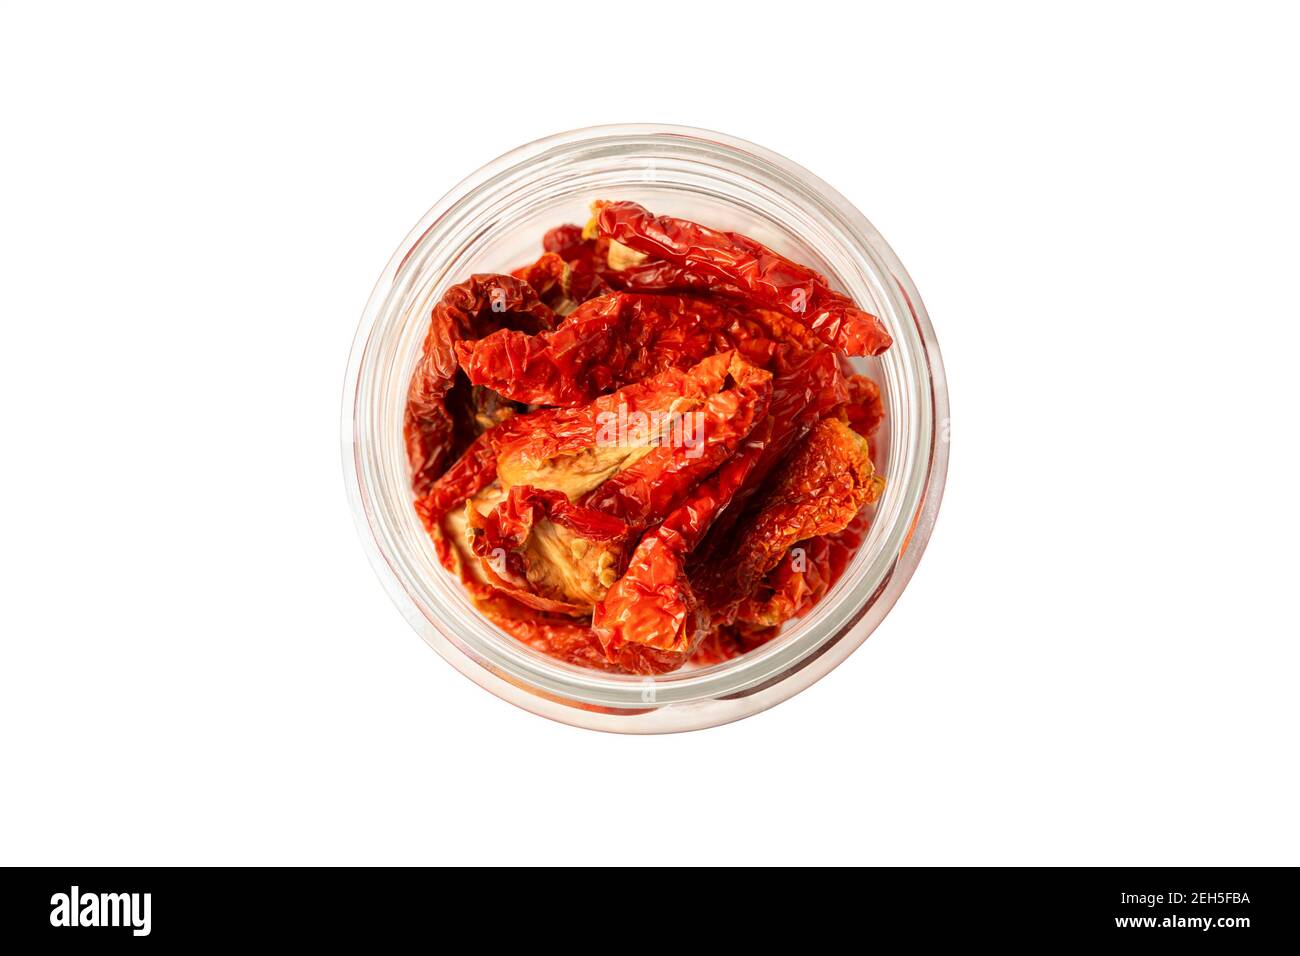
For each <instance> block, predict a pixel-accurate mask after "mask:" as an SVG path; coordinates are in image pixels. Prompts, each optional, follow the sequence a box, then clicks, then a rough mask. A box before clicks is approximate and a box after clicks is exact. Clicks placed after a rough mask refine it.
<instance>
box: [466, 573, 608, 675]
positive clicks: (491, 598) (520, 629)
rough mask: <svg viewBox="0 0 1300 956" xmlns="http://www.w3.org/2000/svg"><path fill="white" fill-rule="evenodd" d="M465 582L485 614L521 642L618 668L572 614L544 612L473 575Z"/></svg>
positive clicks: (571, 659)
mask: <svg viewBox="0 0 1300 956" xmlns="http://www.w3.org/2000/svg"><path fill="white" fill-rule="evenodd" d="M464 585H465V589H466V590H467V591H469V593H470V596H471V597H472V598H473V599H474V606H475V607H477V608H478V609H479V611H481V612H482V613H483V616H484V617H486V618H487V619H488V620H489V621H491V622H492V623H493V624H495V625H496V626H497V627H499V628H501V630H503V631H505V632H506V633H507V634H509V635H510V636H511V637H513V638H514V639H515V640H517V641H519V642H520V643H522V644H526V645H528V646H529V647H531V648H533V650H536V651H540V652H541V653H543V654H546V655H547V656H548V657H554V658H556V659H557V660H561V661H564V662H565V663H566V664H577V665H578V666H580V667H590V668H593V669H596V670H605V671H618V670H619V668H618V666H617V665H615V664H611V663H610V662H609V661H608V660H606V659H605V652H604V651H603V650H602V649H601V646H600V641H598V640H597V639H596V635H595V632H593V631H592V629H591V628H590V627H588V626H587V625H586V624H583V623H580V622H577V621H575V620H574V619H573V618H571V617H564V616H560V615H554V614H545V613H541V612H539V611H537V610H536V609H535V608H531V607H528V606H526V605H524V604H520V603H519V602H518V601H516V600H514V598H512V597H510V596H509V595H508V594H505V593H504V592H502V591H498V590H497V589H495V588H493V587H490V586H488V585H485V584H482V583H480V582H478V581H474V580H472V579H471V580H466V581H465V582H464Z"/></svg>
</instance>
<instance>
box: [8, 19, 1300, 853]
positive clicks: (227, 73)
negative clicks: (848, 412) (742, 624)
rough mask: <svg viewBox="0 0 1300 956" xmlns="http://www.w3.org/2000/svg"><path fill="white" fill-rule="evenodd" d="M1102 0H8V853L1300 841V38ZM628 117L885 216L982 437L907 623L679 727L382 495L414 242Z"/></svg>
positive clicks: (906, 612) (1141, 846)
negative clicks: (364, 388)
mask: <svg viewBox="0 0 1300 956" xmlns="http://www.w3.org/2000/svg"><path fill="white" fill-rule="evenodd" d="M1053 6H1054V9H1052V10H1049V9H1047V7H1046V5H1039V4H1023V5H1005V4H997V5H993V6H989V7H985V6H984V5H975V4H952V5H924V6H916V5H912V4H898V3H890V4H888V5H883V6H878V5H857V4H850V3H844V2H837V3H831V4H819V3H813V2H810V0H800V2H798V3H796V4H761V3H755V2H746V3H736V4H706V3H700V2H694V3H687V4H674V3H667V2H662V0H660V2H655V3H653V4H610V3H601V4H590V5H584V4H582V3H576V4H575V3H566V4H560V5H554V4H552V5H538V4H523V5H517V6H513V7H510V6H508V5H505V4H498V5H492V6H489V5H488V4H486V3H480V4H475V3H461V4H431V3H425V4H412V5H409V6H405V5H390V4H364V5H361V4H358V5H357V6H356V7H355V8H353V9H348V8H343V7H338V6H334V5H320V4H311V5H306V4H304V5H302V6H290V5H279V4H271V5H263V4H249V5H245V4H239V3H229V2H226V3H222V4H212V5H210V6H209V7H208V8H207V9H206V10H201V9H199V8H186V9H182V8H181V7H180V6H175V5H164V4H159V5H156V6H144V5H139V4H126V5H116V4H115V5H111V6H109V5H99V6H98V7H92V6H86V7H76V6H59V5H37V4H34V3H33V4H27V3H5V4H4V6H3V11H4V12H3V22H2V23H0V91H2V92H0V97H2V98H3V119H2V123H3V126H2V136H3V140H2V144H3V146H2V150H0V164H3V176H2V177H0V180H2V181H0V190H2V198H3V206H2V208H0V243H2V245H0V275H2V276H3V285H2V287H0V306H2V308H0V319H2V320H3V323H4V326H3V329H4V332H3V335H4V340H3V341H4V349H3V362H2V367H0V399H2V400H3V406H2V407H3V414H4V426H5V430H6V433H7V435H6V437H7V442H6V452H5V454H4V457H3V462H4V464H3V476H2V477H0V482H2V483H3V484H2V488H0V490H2V491H3V496H2V498H0V501H2V504H0V508H2V509H3V516H4V519H3V529H2V530H0V539H2V540H3V542H4V547H3V552H2V553H3V558H2V560H3V562H4V566H3V579H2V581H3V583H2V584H0V587H2V588H3V610H2V615H3V617H2V620H0V632H2V634H3V658H2V659H0V774H2V780H0V808H2V809H3V814H2V816H0V862H3V863H44V864H139V863H159V864H167V863H270V862H278V863H361V862H375V863H397V862H405V863H416V862H425V863H435V862H463V863H469V862H483V863H498V862H537V863H541V862H553V863H568V862H633V863H635V862H654V863H658V862H672V861H682V862H700V863H705V862H708V863H778V862H820V863H829V862H843V863H847V862H857V863H915V864H935V863H1060V864H1066V863H1073V864H1103V863H1105V864H1136V863H1144V864H1192V863H1199V864H1227V863H1234V864H1260V863H1290V864H1295V863H1298V862H1300V852H1298V851H1300V831H1298V829H1297V820H1296V812H1295V808H1296V805H1297V799H1298V797H1300V794H1298V793H1297V790H1298V788H1297V769H1296V731H1297V716H1298V714H1297V711H1298V708H1297V695H1296V680H1297V665H1298V664H1300V651H1298V650H1297V646H1298V645H1297V637H1298V636H1300V635H1298V634H1297V631H1298V630H1300V628H1297V624H1296V619H1295V615H1294V608H1295V600H1294V595H1295V593H1296V587H1297V584H1296V572H1297V560H1296V536H1297V532H1298V531H1300V528H1298V522H1297V510H1298V509H1297V505H1296V496H1297V494H1298V493H1300V492H1298V491H1297V489H1296V487H1295V485H1296V476H1295V470H1294V466H1295V462H1296V453H1295V440H1296V427H1295V418H1294V408H1295V392H1294V389H1293V387H1292V384H1291V383H1292V382H1293V380H1294V374H1295V372H1294V369H1295V362H1296V351H1297V346H1300V334H1298V333H1297V323H1298V321H1300V309H1298V308H1297V299H1298V298H1300V288H1297V282H1296V277H1297V261H1300V241H1298V239H1297V235H1298V234H1300V218H1298V216H1297V213H1300V202H1298V201H1297V198H1298V197H1297V185H1296V181H1297V177H1296V170H1297V168H1300V150H1297V144H1296V130H1297V124H1296V93H1297V85H1298V81H1300V70H1298V69H1297V65H1296V55H1295V37H1296V24H1295V22H1294V21H1292V20H1291V18H1290V16H1289V15H1288V14H1286V13H1285V12H1284V9H1283V8H1282V7H1281V6H1278V7H1266V6H1257V5H1253V4H1240V3H1231V4H1229V3H1224V4H1219V5H1215V6H1209V5H1199V4H1171V5H1168V6H1163V5H1160V6H1157V5H1148V4H1131V3H1126V4H1119V5H1113V6H1112V5H1108V4H1099V3H1089V4H1077V5H1075V6H1074V10H1073V12H1067V11H1064V10H1063V9H1061V8H1059V7H1055V5H1053ZM977 7H979V9H977ZM619 121H627V122H631V121H656V122H673V123H680V124H686V125H694V126H703V127H709V128H716V129H721V130H725V131H727V132H729V133H732V134H734V135H738V136H741V137H745V138H748V139H751V140H754V141H756V142H759V143H762V144H764V145H765V146H768V147H769V148H771V149H774V150H776V151H778V152H780V153H784V154H785V155H787V156H789V157H790V158H792V159H794V160H795V161H796V162H799V163H802V164H803V165H805V166H807V167H808V168H810V169H812V170H813V171H815V172H816V173H818V174H819V175H821V176H822V177H823V178H825V179H826V180H828V181H829V182H830V183H832V184H833V185H835V186H836V187H837V188H838V189H839V190H841V191H842V192H843V193H844V194H845V195H846V196H847V197H848V198H849V199H850V200H851V201H852V202H854V203H855V204H856V205H858V207H859V208H860V209H862V210H863V212H864V213H865V214H866V215H867V216H868V218H870V219H871V220H872V221H873V222H874V224H875V225H876V226H877V227H878V228H879V229H880V230H881V231H882V232H883V234H884V235H885V236H886V237H887V239H888V240H889V241H890V242H891V244H892V245H893V246H894V248H895V250H896V251H897V252H898V254H899V256H900V257H901V258H902V260H903V262H904V263H906V265H907V267H908V269H909V270H910V272H911V274H912V277H913V278H914V279H915V281H916V283H917V285H918V286H919V288H920V290H921V292H922V295H923V296H924V298H925V301H926V304H927V306H928V308H929V310H930V314H931V316H932V318H933V321H934V325H935V327H936V330H937V332H938V335H939V340H940V343H941V345H942V347H943V353H944V358H945V361H946V364H947V369H948V375H949V382H950V389H951V399H952V409H953V426H952V436H953V444H952V463H951V469H950V472H949V476H948V490H947V495H946V498H945V501H944V505H943V510H942V513H941V514H940V518H939V523H938V527H937V529H936V530H935V533H934V536H933V538H932V540H931V542H930V547H929V551H928V552H927V553H926V555H925V559H924V560H923V561H922V563H921V566H920V569H919V570H918V572H917V574H916V577H915V578H914V579H913V581H912V583H911V585H910V587H909V588H908V590H907V592H906V593H905V594H904V595H903V597H902V599H901V600H900V602H899V603H898V605H897V607H896V608H895V609H894V611H893V612H892V613H891V615H890V616H889V617H888V619H887V620H886V621H885V622H884V624H883V625H882V626H881V627H880V628H879V629H878V630H877V632H876V633H875V634H874V636H873V637H872V638H871V640H870V641H868V642H867V643H866V644H865V645H864V646H863V647H862V648H861V649H860V650H859V651H858V652H857V653H855V654H854V655H853V657H852V658H851V659H850V660H848V661H847V662H846V663H845V664H844V665H843V666H841V667H840V668H839V669H837V670H836V671H835V672H834V673H832V674H831V675H830V676H829V677H827V678H826V679H825V680H823V681H822V682H821V683H819V684H817V685H815V686H814V687H812V688H811V689H809V690H808V691H806V692H805V693H803V694H801V695H800V696H798V697H796V698H794V699H792V700H790V701H788V702H786V703H784V704H782V705H780V706H779V707H777V708H776V709H774V710H771V711H769V712H767V713H764V714H761V715H759V716H757V717H754V718H751V719H749V720H746V721H742V722H740V723H738V724H734V725H731V726H727V727H723V728H720V729H715V730H710V731H705V732H701V733H694V734H687V735H679V736H674V737H661V738H622V737H617V736H611V735H602V734H597V733H592V732H587V731H581V730H576V729H572V728H569V727H565V726H561V725H558V724H553V723H550V722H548V721H546V720H543V719H541V718H539V717H535V716H532V715H530V714H527V713H524V712H523V711H519V710H516V709H514V708H512V707H511V706H509V705H507V704H505V703H502V702H501V701H499V700H497V699H496V698H494V697H492V696H491V695H490V694H488V693H486V692H484V691H482V690H480V689H479V688H478V687H476V686H475V685H473V684H472V683H470V682H469V681H468V680H466V679H465V678H464V677H462V676H461V675H460V674H458V673H457V672H456V671H455V670H453V669H452V667H450V666H449V665H448V664H446V663H445V662H443V661H442V660H441V659H440V658H439V657H438V656H437V655H435V654H434V653H433V652H431V651H430V650H429V648H428V647H427V646H426V645H425V644H424V643H423V642H422V641H420V640H419V639H418V637H417V636H416V635H415V634H414V633H413V632H412V631H411V630H410V629H409V627H408V626H407V624H406V623H405V622H404V620H403V619H402V618H401V617H400V616H399V614H398V612H397V610H396V609H395V608H394V607H393V606H392V604H391V603H390V601H389V599H388V597H387V596H386V594H385V593H384V591H383V590H382V588H381V586H380V584H379V583H378V581H377V580H376V578H375V576H374V574H373V573H372V571H371V570H370V568H369V566H368V564H367V562H366V560H365V557H364V555H363V552H362V549H361V546H360V544H359V541H358V538H357V534H356V532H355V530H354V528H353V525H352V519H351V516H350V514H349V512H348V509H347V506H346V502H345V499H344V493H343V482H342V478H341V468H340V454H339V443H338V427H339V422H338V418H339V407H340V394H341V388H342V381H343V373H344V368H345V363H346V358H347V354H348V350H349V347H350V345H351V342H352V336H353V332H354V329H355V325H356V322H357V320H358V318H359V315H360V313H361V309H362V306H363V305H364V304H365V301H366V299H367V297H368V295H369V293H370V290H371V287H372V284H373V282H374V280H375V278H376V276H378V274H379V272H380V270H381V269H382V268H383V266H384V264H385V263H386V262H387V260H388V257H389V256H390V255H391V254H392V252H393V250H394V249H395V248H396V247H397V245H398V243H399V242H400V240H401V239H402V237H403V236H404V235H405V234H406V232H407V230H408V229H409V228H410V227H411V226H412V225H413V224H414V223H415V222H416V220H417V219H419V217H420V216H421V215H422V214H423V213H424V211H425V210H426V209H427V208H428V207H429V206H430V205H432V204H433V202H434V201H435V200H436V199H437V198H438V197H439V196H440V195H441V194H442V193H443V192H444V191H446V190H447V189H449V188H450V187H451V186H452V185H453V184H455V183H456V182H457V181H458V180H460V179H461V178H462V177H463V176H464V175H466V174H468V173H469V172H471V171H472V170H473V169H475V168H476V167H478V166H479V165H481V164H483V163H484V162H487V161H488V160H490V159H492V158H494V157H495V156H497V155H498V154H500V153H502V152H504V151H506V150H508V149H510V148H512V147H514V146H516V145H518V144H520V143H523V142H525V141H528V140H531V139H534V138H536V137H538V136H542V135H545V134H548V133H551V132H556V131H559V130H563V129H568V128H573V127H579V126H586V125H591V124H595V123H605V122H619Z"/></svg>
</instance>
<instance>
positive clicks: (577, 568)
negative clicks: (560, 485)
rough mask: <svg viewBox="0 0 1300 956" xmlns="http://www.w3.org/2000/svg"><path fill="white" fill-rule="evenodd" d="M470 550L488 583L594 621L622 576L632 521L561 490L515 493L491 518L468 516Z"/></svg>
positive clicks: (524, 488) (541, 605) (475, 513)
mask: <svg viewBox="0 0 1300 956" xmlns="http://www.w3.org/2000/svg"><path fill="white" fill-rule="evenodd" d="M467 518H468V522H469V526H468V531H469V539H470V543H471V549H472V551H473V552H474V554H475V555H476V556H477V557H478V558H479V559H480V561H481V570H482V572H483V576H484V578H485V580H487V582H488V583H490V584H492V585H493V586H494V587H497V588H498V589H500V590H503V591H506V592H507V593H509V594H510V596H511V597H513V598H514V599H515V600H516V601H518V602H520V603H521V604H526V605H528V606H530V607H535V608H537V609H538V610H542V611H550V612H553V613H559V614H589V613H590V612H591V607H592V605H593V604H595V603H596V602H597V601H599V600H600V599H601V597H603V596H604V594H605V592H606V591H607V590H608V589H609V586H610V585H611V584H613V583H614V579H615V578H616V577H618V573H619V571H620V570H621V565H622V558H623V550H624V542H625V540H626V538H627V535H628V533H629V528H628V525H627V523H626V522H624V521H621V520H619V519H618V518H615V517H613V516H611V515H607V514H605V513H604V512H600V511H596V510H595V509H593V508H587V507H585V506H582V505H575V504H573V503H572V502H570V501H569V499H568V497H567V496H566V495H565V494H564V493H563V492H560V491H544V490H542V489H539V488H532V487H529V486H527V485H520V486H516V487H514V488H511V489H510V490H509V492H508V494H507V495H506V497H505V499H504V500H503V501H501V502H500V503H499V504H497V506H496V507H495V508H493V509H492V510H491V511H490V512H488V513H487V514H482V513H480V512H479V511H477V510H476V509H474V508H473V507H470V508H469V509H467Z"/></svg>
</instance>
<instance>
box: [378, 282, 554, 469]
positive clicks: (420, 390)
mask: <svg viewBox="0 0 1300 956" xmlns="http://www.w3.org/2000/svg"><path fill="white" fill-rule="evenodd" d="M554 324H555V314H554V313H553V312H552V311H551V309H550V308H549V307H548V306H547V305H546V304H545V303H543V302H542V301H541V299H539V298H538V296H537V292H536V291H535V290H534V289H533V287H532V286H530V285H529V284H528V283H527V282H524V281H523V280H522V279H516V278H514V277H513V276H501V275H476V276H471V277H470V278H469V280H468V281H466V282H462V283H459V284H458V285H454V286H452V287H451V288H450V289H448V290H447V291H446V292H445V293H444V294H443V297H442V298H441V299H439V300H438V304H437V305H435V306H434V307H433V315H432V317H431V319H430V321H429V331H428V333H427V334H426V335H425V339H424V349H423V352H422V353H421V356H420V359H419V361H418V362H417V363H416V367H415V372H414V374H413V375H412V376H411V384H410V387H409V388H408V390H407V400H406V416H405V422H404V426H403V432H404V437H405V441H406V454H407V459H408V461H409V462H410V466H411V475H412V477H411V484H412V487H413V488H414V489H415V493H416V495H423V494H424V493H425V492H426V491H428V489H429V486H430V485H432V484H433V481H434V479H436V478H437V477H438V475H439V474H441V472H442V470H443V469H444V468H445V467H446V466H447V458H448V457H449V456H450V454H451V451H452V436H453V433H454V431H455V420H454V419H453V417H452V415H451V413H450V412H449V411H448V409H447V401H446V397H447V392H448V390H449V389H450V388H451V385H452V382H453V380H454V377H455V375H456V370H457V362H456V350H455V345H456V342H457V341H459V340H460V339H462V338H479V337H481V336H483V335H487V334H488V333H489V332H492V331H495V330H496V329H500V328H515V329H520V330H523V331H529V332H540V331H542V330H544V329H549V328H551V327H552V326H553V325H554Z"/></svg>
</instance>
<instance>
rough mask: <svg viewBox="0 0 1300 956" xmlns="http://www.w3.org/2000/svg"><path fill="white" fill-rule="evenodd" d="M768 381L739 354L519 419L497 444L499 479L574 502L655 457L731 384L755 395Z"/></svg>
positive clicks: (713, 357)
mask: <svg viewBox="0 0 1300 956" xmlns="http://www.w3.org/2000/svg"><path fill="white" fill-rule="evenodd" d="M733 373H734V375H733ZM765 376H766V373H764V372H761V371H760V370H757V369H753V367H752V366H749V365H748V364H747V363H745V362H744V361H743V359H740V358H739V357H738V356H736V355H735V354H734V353H731V352H724V353H719V354H717V355H711V356H709V357H708V358H706V359H704V360H703V361H701V362H698V363H696V364H695V365H694V366H692V367H691V368H689V369H685V370H683V369H668V370H666V371H664V372H660V373H659V374H658V375H654V376H651V377H650V378H647V379H644V380H642V381H640V382H637V383H635V384H633V385H628V386H625V387H624V388H621V389H619V390H618V391H616V392H613V393H611V394H609V395H602V396H601V397H599V398H597V399H596V400H595V401H593V402H590V403H588V404H586V405H582V406H579V407H577V408H547V409H542V410H539V411H536V412H532V413H531V414H528V415H523V416H520V417H518V418H515V419H512V420H511V421H510V422H508V423H507V425H506V426H504V427H505V428H506V431H505V432H504V433H503V434H504V436H505V437H504V438H503V439H501V440H500V441H498V442H497V474H498V475H499V476H500V478H501V480H502V482H503V483H505V484H506V485H507V486H509V485H523V484H527V485H533V486H535V487H538V488H558V489H561V490H563V491H565V493H566V494H568V495H569V497H570V499H571V500H575V501H576V500H578V499H579V498H580V497H581V496H583V495H585V494H587V493H588V492H590V491H592V490H593V489H595V488H596V487H597V486H598V485H600V484H601V483H603V482H604V481H606V480H607V479H608V478H610V477H612V476H613V475H615V474H616V473H618V472H619V471H622V470H624V469H625V468H629V467H631V466H632V465H634V464H635V463H636V462H638V461H639V460H641V459H642V458H643V457H645V456H647V455H649V454H651V452H653V451H655V449H656V448H659V447H660V446H661V445H662V444H664V443H665V442H664V439H665V437H667V438H668V439H670V440H671V439H672V435H671V433H672V431H673V429H674V428H677V427H679V423H680V422H681V421H682V416H683V415H684V414H685V413H686V412H689V411H696V410H700V409H702V407H704V406H705V405H706V403H707V402H708V400H709V398H710V397H711V396H713V395H715V394H717V393H718V392H721V391H723V390H724V389H727V388H728V387H730V388H739V387H741V386H740V385H739V384H738V382H737V377H738V378H741V379H743V380H744V381H745V382H746V383H747V384H746V386H745V387H747V388H749V389H750V391H752V390H753V389H754V388H755V387H757V386H756V384H755V383H756V382H757V380H758V379H759V378H760V377H765ZM681 427H684V426H681ZM665 429H666V430H667V432H668V434H667V435H665ZM706 437H707V436H706Z"/></svg>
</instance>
